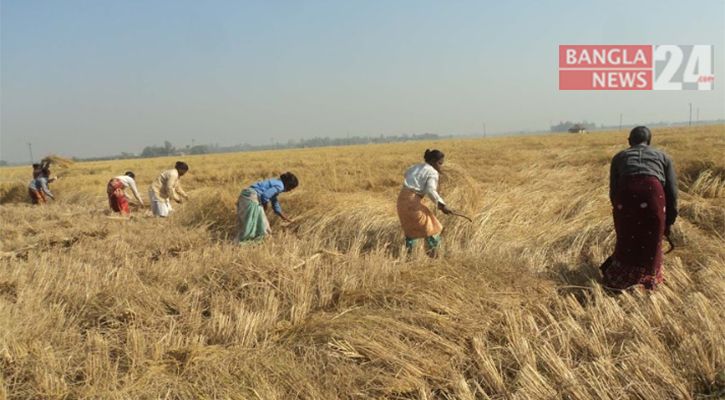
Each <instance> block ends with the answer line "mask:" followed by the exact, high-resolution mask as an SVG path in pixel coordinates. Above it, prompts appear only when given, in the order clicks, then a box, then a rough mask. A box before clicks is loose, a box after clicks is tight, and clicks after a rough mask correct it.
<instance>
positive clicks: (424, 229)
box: [398, 150, 451, 257]
mask: <svg viewBox="0 0 725 400" xmlns="http://www.w3.org/2000/svg"><path fill="white" fill-rule="evenodd" d="M444 156H445V155H444V154H443V153H442V152H441V151H438V150H432V151H431V150H426V151H425V155H424V156H423V158H424V160H425V162H424V163H422V164H416V165H413V166H412V167H410V168H408V169H407V170H406V171H405V182H403V188H402V190H401V191H400V194H399V195H398V217H399V218H400V224H401V225H402V226H403V232H404V233H405V247H406V248H407V250H408V256H410V255H411V254H412V252H413V246H414V245H415V244H416V243H417V242H418V239H425V243H426V244H427V246H428V248H427V250H426V253H427V254H428V255H429V256H431V257H435V256H437V254H438V252H437V248H438V245H439V244H440V241H441V236H440V233H441V231H442V230H443V226H442V225H441V223H440V222H439V221H438V218H436V216H435V215H433V212H431V211H430V209H429V208H428V207H426V205H425V204H424V203H423V198H424V197H425V196H426V195H428V197H430V199H431V200H433V202H434V203H435V204H436V206H437V207H438V209H439V210H441V211H442V212H443V213H444V214H450V213H451V210H449V209H448V207H446V203H445V202H444V201H443V199H442V198H441V196H440V195H439V194H438V177H439V173H440V171H441V168H442V167H443V160H444Z"/></svg>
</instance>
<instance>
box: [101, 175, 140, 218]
mask: <svg viewBox="0 0 725 400" xmlns="http://www.w3.org/2000/svg"><path fill="white" fill-rule="evenodd" d="M135 178H136V175H135V174H134V173H133V172H131V171H128V172H126V174H125V175H121V176H117V177H114V178H112V179H111V180H110V181H108V186H107V188H106V193H107V194H108V204H109V205H110V206H111V209H112V210H113V211H115V212H120V213H123V214H126V215H131V210H130V209H129V207H128V201H126V199H131V196H129V195H128V194H127V193H126V189H127V188H131V191H132V192H133V195H134V196H135V197H136V200H138V202H139V203H140V204H141V205H142V206H143V200H142V199H141V195H140V194H138V189H136V181H135Z"/></svg>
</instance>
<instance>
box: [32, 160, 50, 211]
mask: <svg viewBox="0 0 725 400" xmlns="http://www.w3.org/2000/svg"><path fill="white" fill-rule="evenodd" d="M49 182H51V179H50V169H48V168H47V167H46V168H43V169H42V170H41V171H40V173H39V174H38V175H37V176H34V177H33V180H32V181H30V184H29V185H28V194H29V195H30V202H31V203H33V204H45V197H46V196H47V197H50V198H51V199H53V200H54V201H55V197H54V196H53V193H51V192H50V188H48V183H49Z"/></svg>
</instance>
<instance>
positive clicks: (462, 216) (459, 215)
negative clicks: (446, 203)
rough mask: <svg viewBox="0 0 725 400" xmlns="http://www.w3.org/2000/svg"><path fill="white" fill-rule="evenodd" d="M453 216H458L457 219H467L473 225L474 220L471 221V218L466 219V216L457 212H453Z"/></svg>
mask: <svg viewBox="0 0 725 400" xmlns="http://www.w3.org/2000/svg"><path fill="white" fill-rule="evenodd" d="M451 215H453V216H456V217H461V218H465V219H467V220H468V222H470V223H473V220H472V219H470V218H468V217H466V216H465V215H463V214H459V213H457V212H455V211H454V212H451Z"/></svg>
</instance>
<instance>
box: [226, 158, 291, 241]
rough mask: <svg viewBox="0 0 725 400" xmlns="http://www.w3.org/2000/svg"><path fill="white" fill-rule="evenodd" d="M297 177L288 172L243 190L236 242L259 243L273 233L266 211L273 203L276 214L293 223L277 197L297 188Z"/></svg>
mask: <svg viewBox="0 0 725 400" xmlns="http://www.w3.org/2000/svg"><path fill="white" fill-rule="evenodd" d="M298 184H299V181H298V180H297V177H296V176H295V175H294V174H293V173H291V172H286V173H284V174H282V175H281V176H280V177H279V179H269V180H266V181H261V182H257V183H255V184H254V185H252V186H250V187H248V188H246V189H244V190H242V193H241V194H240V195H239V200H237V236H236V238H235V241H236V242H239V243H243V242H247V241H259V240H262V239H263V238H264V237H265V236H267V235H269V234H270V233H272V230H271V229H270V227H269V220H268V219H267V215H266V213H265V212H266V210H267V206H268V205H269V203H272V209H273V210H274V213H275V214H277V215H279V217H280V218H282V219H283V220H285V221H287V222H292V220H290V219H289V218H287V216H286V215H284V213H283V212H282V207H281V206H280V205H279V200H278V199H277V196H279V194H280V193H283V192H291V191H292V190H293V189H294V188H296V187H297V185H298Z"/></svg>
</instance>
